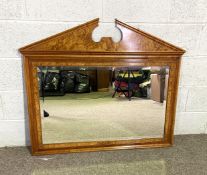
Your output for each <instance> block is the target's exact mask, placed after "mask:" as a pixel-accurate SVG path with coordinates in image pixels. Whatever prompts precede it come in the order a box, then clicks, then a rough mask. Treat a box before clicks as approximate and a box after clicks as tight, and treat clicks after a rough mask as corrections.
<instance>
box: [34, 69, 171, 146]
mask: <svg viewBox="0 0 207 175" xmlns="http://www.w3.org/2000/svg"><path fill="white" fill-rule="evenodd" d="M168 77H169V68H168V67H68V66H60V67H51V66H48V67H47V66H39V67H38V68H37V79H38V85H39V101H40V111H41V112H40V113H41V124H42V138H43V143H44V144H48V143H65V142H85V141H110V140H128V139H142V138H162V137H163V134H164V123H165V111H166V110H165V109H166V98H167V86H168Z"/></svg>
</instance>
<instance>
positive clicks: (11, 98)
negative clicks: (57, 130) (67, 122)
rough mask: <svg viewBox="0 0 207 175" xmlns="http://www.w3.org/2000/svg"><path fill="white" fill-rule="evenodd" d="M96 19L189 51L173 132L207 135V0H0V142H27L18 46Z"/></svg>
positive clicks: (107, 30) (106, 28)
mask: <svg viewBox="0 0 207 175" xmlns="http://www.w3.org/2000/svg"><path fill="white" fill-rule="evenodd" d="M96 17H99V18H100V20H101V24H100V25H101V27H102V28H103V30H104V31H105V33H106V34H111V35H114V34H113V32H111V33H110V31H114V30H110V29H113V26H114V18H117V19H119V20H121V21H123V22H126V23H128V24H129V25H132V26H134V27H137V28H140V29H142V30H145V31H146V32H149V33H151V34H154V35H155V36H158V37H161V38H162V39H164V40H166V41H168V42H171V43H173V44H175V45H177V46H180V47H182V48H184V49H186V50H187V53H186V54H185V55H184V57H183V60H182V67H181V79H180V85H179V100H178V109H177V115H176V128H175V133H176V134H193V133H195V134H199V133H207V1H206V0H159V1H155V0H44V1H43V0H0V146H11V145H25V144H26V143H29V137H28V129H27V128H28V126H27V118H28V115H27V108H26V103H25V100H24V98H25V96H24V93H25V90H24V85H23V78H22V77H23V73H22V59H21V55H20V54H19V53H18V48H20V47H22V46H24V45H27V44H30V43H31V42H34V41H37V40H39V39H42V38H45V37H48V36H50V35H52V34H55V33H57V32H61V31H63V30H65V29H68V28H71V27H73V26H76V25H77V24H81V23H84V22H86V21H88V20H91V19H94V18H96ZM25 123H26V124H25ZM25 133H26V134H25Z"/></svg>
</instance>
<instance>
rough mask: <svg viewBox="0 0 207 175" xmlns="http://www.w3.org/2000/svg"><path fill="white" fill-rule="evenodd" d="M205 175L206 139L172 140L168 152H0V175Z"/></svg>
mask: <svg viewBox="0 0 207 175" xmlns="http://www.w3.org/2000/svg"><path fill="white" fill-rule="evenodd" d="M27 174H28V175H29V174H32V175H48V174H54V175H64V174H66V175H67V174H69V175H70V174H71V175H93V174H96V175H102V174H107V175H122V174H123V175H130V174H135V175H207V135H184V136H176V137H175V144H174V146H173V147H170V148H157V149H134V150H120V151H105V152H92V153H72V154H62V155H50V156H31V155H30V152H29V150H28V149H27V148H26V147H13V148H0V175H27Z"/></svg>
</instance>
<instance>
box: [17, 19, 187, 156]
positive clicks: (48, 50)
mask: <svg viewBox="0 0 207 175" xmlns="http://www.w3.org/2000/svg"><path fill="white" fill-rule="evenodd" d="M98 22H99V19H94V20H92V21H89V22H87V23H85V24H82V25H80V26H77V27H75V28H72V29H69V30H66V31H64V32H62V33H59V34H57V35H54V36H51V37H49V38H46V39H44V40H41V41H38V42H35V43H33V44H30V45H28V46H25V47H23V48H21V49H19V51H20V52H21V53H22V54H23V58H24V73H25V82H26V92H27V102H28V111H29V126H30V139H31V146H32V149H31V150H32V154H33V155H44V154H56V153H69V152H83V151H99V150H116V149H133V148H152V147H167V146H170V145H172V143H173V131H174V122H175V112H176V98H177V90H178V80H179V70H180V58H181V56H182V55H183V54H184V52H185V51H184V50H183V49H181V48H179V47H176V46H174V45H172V44H169V43H167V42H165V41H163V40H161V39H159V38H157V37H154V36H152V35H150V34H148V33H146V32H143V31H141V30H139V29H136V28H133V27H131V26H129V25H127V24H125V23H123V22H121V21H118V20H115V24H116V27H118V29H119V30H120V31H121V33H122V38H121V40H120V41H119V42H117V43H114V42H113V41H112V38H110V37H103V38H102V39H101V41H100V42H94V41H93V40H92V32H93V30H94V29H95V28H96V27H97V26H98ZM38 66H105V67H107V66H125V67H126V66H169V69H170V73H169V81H168V93H167V101H166V112H165V114H166V115H165V126H164V136H163V137H162V138H146V139H128V140H113V141H90V142H71V143H55V144H43V141H42V127H41V116H40V104H39V91H38V80H37V67H38Z"/></svg>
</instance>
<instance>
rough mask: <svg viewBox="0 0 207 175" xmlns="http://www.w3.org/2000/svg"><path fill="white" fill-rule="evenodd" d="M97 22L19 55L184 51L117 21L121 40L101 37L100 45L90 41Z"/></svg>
mask: <svg viewBox="0 0 207 175" xmlns="http://www.w3.org/2000/svg"><path fill="white" fill-rule="evenodd" d="M98 22H99V19H98V18H97V19H94V20H92V21H89V22H87V23H85V24H82V25H79V26H77V27H74V28H72V29H69V30H66V31H64V32H61V33H58V34H56V35H53V36H51V37H48V38H46V39H43V40H40V41H38V42H35V43H33V44H30V45H28V46H25V47H23V48H21V49H20V52H21V53H23V54H24V53H38V52H41V53H42V52H53V53H54V52H59V53H61V52H64V53H65V52H110V53H113V52H120V53H122V52H125V53H126V52H129V53H140V54H156V53H159V54H175V55H182V54H183V53H184V52H185V51H184V50H183V49H181V48H179V47H177V46H174V45H172V44H170V43H168V42H165V41H163V40H162V39H159V38H157V37H155V36H152V35H150V34H148V33H146V32H143V31H141V30H139V29H136V28H134V27H131V26H129V25H127V24H125V23H123V22H121V21H119V20H115V25H116V27H118V28H119V29H120V32H121V34H122V37H121V40H120V41H119V42H117V43H115V42H113V40H112V38H111V37H103V38H101V40H100V42H94V41H93V40H92V32H93V30H94V29H95V28H96V27H98Z"/></svg>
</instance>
